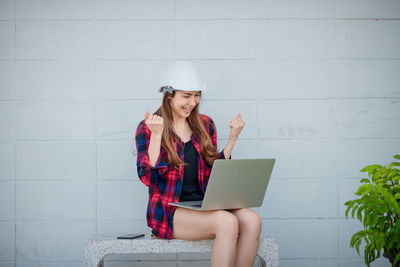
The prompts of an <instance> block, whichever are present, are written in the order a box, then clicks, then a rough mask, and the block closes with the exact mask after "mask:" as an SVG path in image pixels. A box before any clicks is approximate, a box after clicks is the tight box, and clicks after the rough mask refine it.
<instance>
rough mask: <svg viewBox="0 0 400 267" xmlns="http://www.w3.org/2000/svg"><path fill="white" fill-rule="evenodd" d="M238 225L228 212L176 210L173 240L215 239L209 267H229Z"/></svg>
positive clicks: (234, 250) (233, 252)
mask: <svg viewBox="0 0 400 267" xmlns="http://www.w3.org/2000/svg"><path fill="white" fill-rule="evenodd" d="M238 229H239V224H238V219H237V217H236V216H235V215H233V214H232V213H230V212H228V211H224V210H217V211H195V210H190V209H185V208H177V209H176V211H175V215H174V232H173V238H179V239H184V240H201V239H207V238H215V240H214V245H213V248H212V252H211V266H215V267H225V266H226V267H231V266H233V264H234V260H235V254H236V241H237V236H238V231H239V230H238Z"/></svg>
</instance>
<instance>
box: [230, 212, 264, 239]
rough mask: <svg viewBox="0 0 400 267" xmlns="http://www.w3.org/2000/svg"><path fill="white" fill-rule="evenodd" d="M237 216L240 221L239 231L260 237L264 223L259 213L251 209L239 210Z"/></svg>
mask: <svg viewBox="0 0 400 267" xmlns="http://www.w3.org/2000/svg"><path fill="white" fill-rule="evenodd" d="M235 215H236V216H237V217H238V221H239V231H246V232H253V233H254V234H256V235H258V236H259V235H260V233H261V228H262V221H261V218H260V216H259V215H258V213H257V212H255V211H253V210H251V209H241V210H238V211H237V212H236V213H235Z"/></svg>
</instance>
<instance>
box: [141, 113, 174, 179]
mask: <svg viewBox="0 0 400 267" xmlns="http://www.w3.org/2000/svg"><path fill="white" fill-rule="evenodd" d="M150 136H151V131H150V130H149V128H148V127H147V125H146V123H145V122H144V120H143V121H141V122H140V123H139V125H138V127H137V129H136V136H135V139H136V151H137V163H136V165H137V172H138V176H139V179H140V180H141V181H142V182H143V183H144V184H145V185H147V186H151V185H152V184H153V183H154V182H155V181H156V180H157V179H158V178H159V177H160V175H161V174H163V173H165V172H166V171H167V169H168V164H167V162H166V160H165V159H164V158H163V155H162V153H161V152H160V155H159V156H158V159H157V162H156V164H155V165H154V166H151V165H150V160H149V153H148V148H149V144H150Z"/></svg>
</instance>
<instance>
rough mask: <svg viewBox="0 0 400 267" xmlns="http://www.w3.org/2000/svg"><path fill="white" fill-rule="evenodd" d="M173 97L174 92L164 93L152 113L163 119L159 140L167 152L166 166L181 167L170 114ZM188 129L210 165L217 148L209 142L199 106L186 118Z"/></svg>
mask: <svg viewBox="0 0 400 267" xmlns="http://www.w3.org/2000/svg"><path fill="white" fill-rule="evenodd" d="M174 96H175V91H174V92H173V93H172V94H170V93H168V92H165V93H164V97H163V99H162V103H161V106H160V107H159V108H158V109H157V111H156V112H155V113H154V114H156V115H157V116H161V117H162V118H163V119H164V130H163V135H162V140H161V146H162V147H163V148H164V149H165V150H166V151H167V154H168V159H167V163H168V165H172V166H174V167H178V166H179V165H183V162H182V161H181V160H180V159H179V157H178V153H177V152H176V143H177V141H178V138H179V137H178V135H176V134H175V132H174V127H173V122H174V116H173V113H172V107H171V99H172V98H173V97H174ZM187 122H188V124H189V127H190V128H191V130H192V132H193V134H194V136H195V137H196V139H197V140H198V141H199V143H200V148H201V156H202V157H203V159H204V160H205V161H206V163H207V164H208V165H212V164H213V162H214V159H216V157H217V154H218V153H217V148H216V147H215V146H214V144H213V143H212V141H211V138H210V136H209V135H208V133H207V131H206V129H205V127H204V125H203V123H202V121H201V118H200V114H199V104H197V105H196V106H195V107H194V108H193V110H192V112H191V113H190V115H189V117H188V118H187Z"/></svg>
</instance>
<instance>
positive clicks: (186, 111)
mask: <svg viewBox="0 0 400 267" xmlns="http://www.w3.org/2000/svg"><path fill="white" fill-rule="evenodd" d="M182 109H183V112H185V113H187V114H189V113H190V112H191V111H192V109H191V108H182Z"/></svg>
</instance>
